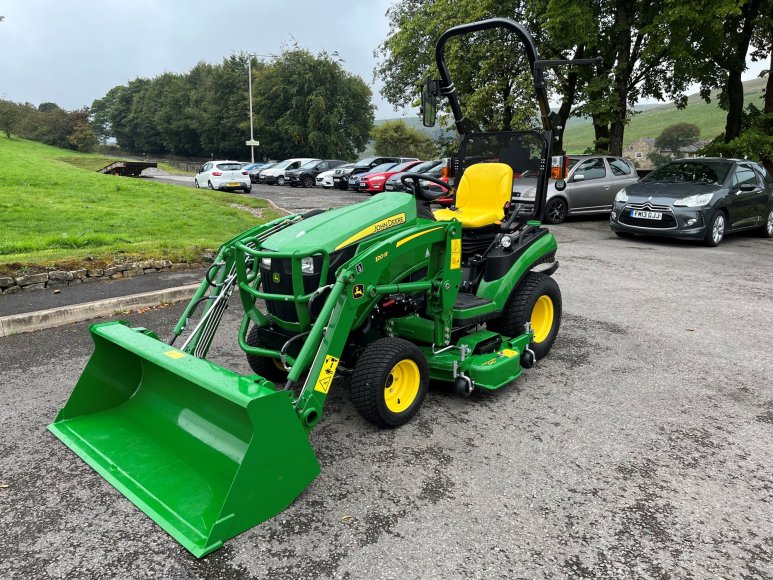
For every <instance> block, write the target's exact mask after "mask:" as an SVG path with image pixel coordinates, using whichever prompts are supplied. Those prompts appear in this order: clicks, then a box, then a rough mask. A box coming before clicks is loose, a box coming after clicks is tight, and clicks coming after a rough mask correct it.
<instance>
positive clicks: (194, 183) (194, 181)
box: [193, 179, 200, 189]
mask: <svg viewBox="0 0 773 580" xmlns="http://www.w3.org/2000/svg"><path fill="white" fill-rule="evenodd" d="M193 187H195V188H196V189H199V188H200V186H199V180H198V179H194V180H193Z"/></svg>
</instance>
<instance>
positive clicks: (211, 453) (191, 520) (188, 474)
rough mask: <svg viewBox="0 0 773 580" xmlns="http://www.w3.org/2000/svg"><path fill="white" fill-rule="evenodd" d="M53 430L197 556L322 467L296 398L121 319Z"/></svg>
mask: <svg viewBox="0 0 773 580" xmlns="http://www.w3.org/2000/svg"><path fill="white" fill-rule="evenodd" d="M91 334H92V337H93V339H94V344H95V350H94V354H93V355H92V356H91V359H90V360H89V362H88V365H87V366H86V369H85V370H84V371H83V375H82V376H81V378H80V380H79V381H78V384H77V385H76V386H75V389H74V390H73V392H72V395H71V396H70V399H69V400H68V401H67V404H66V405H65V407H64V408H63V409H62V410H61V412H60V413H59V415H58V416H57V418H56V420H55V421H54V422H53V423H52V424H51V425H49V427H48V428H49V429H50V430H51V432H53V433H54V435H56V436H57V437H58V438H59V439H61V440H62V442H64V444H65V445H67V446H68V447H69V448H70V449H72V450H73V451H75V453H77V454H78V455H79V456H80V457H81V459H83V460H84V461H85V462H86V463H88V464H89V465H90V466H91V467H93V468H94V469H95V470H96V471H97V472H98V473H99V474H100V475H102V476H103V477H104V478H105V479H107V481H109V482H110V483H111V484H112V485H113V486H115V488H116V489H118V490H119V491H120V492H121V493H123V494H124V495H125V496H126V497H128V498H129V499H130V500H131V501H132V502H133V503H134V504H135V505H136V506H137V507H139V508H140V509H141V510H142V511H143V512H145V513H146V514H147V515H148V516H150V517H151V518H152V519H153V520H154V521H155V522H156V523H157V524H158V525H160V526H161V527H162V528H164V530H166V531H167V532H168V533H169V534H170V535H172V537H174V538H175V539H176V540H177V541H178V542H180V543H181V544H182V545H183V546H184V547H185V548H187V549H188V550H189V551H190V552H192V553H193V554H194V555H195V556H196V557H199V558H200V557H201V556H204V555H205V554H208V553H209V552H212V551H213V550H216V549H217V548H219V547H220V546H222V545H223V542H225V541H226V540H227V539H229V538H232V537H234V536H236V535H238V534H240V533H241V532H243V531H245V530H247V529H249V528H251V527H253V526H255V525H257V524H259V523H261V522H263V521H265V520H267V519H269V518H271V517H272V516H274V515H276V514H278V513H279V512H281V511H282V510H284V509H285V508H286V507H287V506H288V505H289V504H290V503H291V502H292V501H293V500H294V499H295V498H296V497H297V496H298V495H299V494H300V493H301V492H302V491H303V490H304V489H305V488H306V487H307V486H308V485H309V483H311V481H312V480H313V479H314V478H315V477H316V476H317V475H318V474H319V463H318V462H317V459H316V457H315V456H314V452H313V450H312V448H311V446H310V445H309V442H308V437H307V434H306V432H305V431H304V429H303V428H302V427H301V424H300V422H299V419H298V416H297V415H296V413H295V410H294V408H293V405H292V400H291V398H290V396H289V395H288V392H285V391H276V390H275V389H274V388H273V387H272V385H271V383H268V382H266V381H265V380H264V379H260V378H256V377H255V376H252V377H245V376H241V375H239V374H236V373H233V372H231V371H229V370H227V369H224V368H222V367H220V366H218V365H216V364H213V363H211V362H209V361H206V360H203V359H199V358H196V357H194V356H192V355H189V354H187V353H184V352H182V351H179V350H177V349H175V348H173V347H171V346H169V345H167V344H164V343H162V342H160V341H159V340H157V339H156V338H154V337H152V336H149V335H148V334H147V333H145V332H143V331H142V330H136V329H131V328H129V327H128V326H125V325H124V324H123V323H120V322H109V323H105V324H95V325H93V326H92V327H91Z"/></svg>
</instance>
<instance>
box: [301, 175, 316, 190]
mask: <svg viewBox="0 0 773 580" xmlns="http://www.w3.org/2000/svg"><path fill="white" fill-rule="evenodd" d="M301 185H302V186H303V187H313V186H314V178H313V177H312V176H311V175H304V176H303V177H302V178H301Z"/></svg>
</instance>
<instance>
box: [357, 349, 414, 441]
mask: <svg viewBox="0 0 773 580" xmlns="http://www.w3.org/2000/svg"><path fill="white" fill-rule="evenodd" d="M428 384H429V367H428V366H427V360H426V359H425V358H424V355H423V354H422V352H421V351H420V350H419V349H418V348H417V347H416V346H415V345H414V344H413V343H411V342H408V341H407V340H403V339H402V338H394V337H387V338H381V339H379V340H377V341H375V342H373V343H371V344H370V345H368V346H367V347H366V348H365V350H364V351H363V352H362V354H361V355H360V357H359V358H358V360H357V363H356V364H355V366H354V372H353V374H352V382H351V399H352V404H353V405H354V408H355V409H357V412H359V413H360V415H362V417H363V418H364V419H366V420H367V421H370V422H371V423H373V424H374V425H378V426H380V427H399V426H400V425H404V424H405V423H407V422H408V421H410V420H411V418H412V417H413V416H414V415H415V414H416V413H417V412H418V410H419V407H420V406H421V403H422V402H423V400H424V397H425V395H426V394H427V387H428Z"/></svg>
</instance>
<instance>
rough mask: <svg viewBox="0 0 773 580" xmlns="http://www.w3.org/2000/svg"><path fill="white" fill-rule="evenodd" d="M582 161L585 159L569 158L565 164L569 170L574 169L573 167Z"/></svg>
mask: <svg viewBox="0 0 773 580" xmlns="http://www.w3.org/2000/svg"><path fill="white" fill-rule="evenodd" d="M583 159H585V157H569V158H568V159H567V162H566V164H567V165H568V166H569V169H571V168H572V167H574V166H575V165H577V164H578V163H579V162H580V161H582V160H583Z"/></svg>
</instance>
